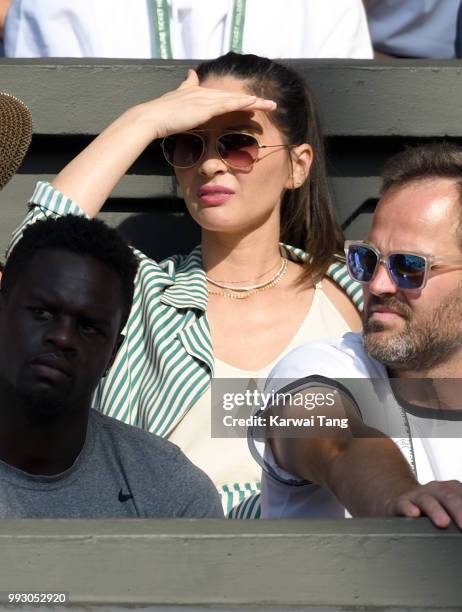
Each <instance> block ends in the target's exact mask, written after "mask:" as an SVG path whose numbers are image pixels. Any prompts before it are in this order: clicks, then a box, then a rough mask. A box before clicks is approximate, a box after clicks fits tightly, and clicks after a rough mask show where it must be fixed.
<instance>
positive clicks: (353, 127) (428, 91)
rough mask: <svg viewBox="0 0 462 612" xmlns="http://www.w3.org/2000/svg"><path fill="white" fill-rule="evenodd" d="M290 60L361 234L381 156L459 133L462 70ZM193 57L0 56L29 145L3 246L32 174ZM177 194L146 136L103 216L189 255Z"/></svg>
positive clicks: (353, 231)
mask: <svg viewBox="0 0 462 612" xmlns="http://www.w3.org/2000/svg"><path fill="white" fill-rule="evenodd" d="M289 63H290V64H292V65H294V66H295V67H296V68H297V69H298V70H299V71H300V72H301V73H302V74H303V75H304V76H305V78H306V80H307V81H308V82H309V84H310V86H311V87H312V89H313V91H314V92H315V94H316V96H317V98H318V102H319V107H320V111H321V116H322V123H323V125H324V130H325V133H326V134H327V152H328V162H329V173H330V176H331V179H332V190H333V193H334V196H335V203H336V208H337V211H338V217H339V220H340V222H341V223H342V225H343V226H344V229H345V233H346V235H347V237H349V238H363V237H365V235H366V234H367V231H368V228H369V226H370V221H371V215H372V212H373V210H374V206H375V202H376V200H377V197H378V192H379V185H380V178H379V177H380V173H381V171H382V167H383V163H384V160H385V159H386V157H387V156H389V155H390V154H392V153H394V152H395V151H397V150H399V149H400V148H402V147H403V146H404V145H405V144H409V143H411V144H412V143H415V142H420V141H421V140H428V139H432V138H442V137H446V136H449V137H450V138H452V139H455V140H456V141H458V140H459V139H460V140H462V122H461V121H460V116H461V106H462V102H461V100H462V79H461V70H462V67H461V65H460V63H458V62H446V61H434V62H428V61H423V60H422V61H418V60H416V61H409V60H389V61H386V62H370V61H351V60H292V61H290V62H289ZM193 65H194V63H193V62H190V61H180V60H174V61H171V62H162V63H160V62H158V61H150V60H136V61H134V60H125V61H123V60H117V61H116V62H114V61H110V60H95V59H91V60H90V59H85V60H81V59H56V58H55V59H35V60H29V59H24V60H12V59H2V60H0V83H1V86H0V87H1V89H2V90H5V91H9V92H11V93H14V94H15V95H18V96H19V97H21V98H22V99H24V101H25V102H26V103H27V104H28V105H29V106H30V108H31V109H32V112H33V116H34V139H33V143H32V147H31V149H30V151H29V154H28V156H27V158H26V160H25V162H24V164H23V166H22V167H21V169H20V173H19V175H18V176H16V177H15V178H14V180H13V181H12V182H11V183H10V185H8V186H7V188H6V189H5V190H4V191H3V192H1V193H0V210H1V211H2V216H1V223H0V254H1V253H3V252H4V250H5V248H6V246H7V244H8V241H9V236H10V234H11V231H12V230H13V229H14V228H15V227H16V226H17V225H18V224H19V222H20V220H21V218H22V217H23V215H24V213H25V202H26V200H27V198H28V197H29V195H30V193H31V192H32V189H33V186H34V184H35V181H36V179H38V178H47V179H50V178H51V177H53V176H54V175H55V174H56V173H57V172H58V171H59V170H60V169H61V167H62V166H63V165H64V164H65V163H66V162H67V161H69V160H70V159H72V157H73V156H75V155H76V154H77V153H78V152H79V151H80V150H81V149H82V148H83V147H84V146H85V145H86V144H87V143H88V142H89V141H90V140H91V138H92V137H93V136H94V135H95V134H97V133H98V132H99V131H100V130H102V129H103V128H104V127H105V126H106V125H107V124H108V123H109V122H110V121H111V120H112V119H113V118H114V117H116V116H117V115H118V114H119V113H120V112H122V111H123V110H124V109H126V108H128V107H129V106H131V105H133V104H136V103H138V102H140V101H143V100H147V99H149V98H152V97H156V96H158V95H160V94H162V93H164V92H165V91H168V90H170V89H172V88H173V87H176V86H177V85H178V84H179V83H180V82H181V80H182V78H183V77H184V75H185V73H186V70H187V68H188V67H191V66H193ZM172 194H173V190H172V183H171V179H170V169H169V168H168V167H167V165H166V164H165V163H164V162H163V161H162V158H161V155H160V150H159V147H158V145H157V144H153V145H152V146H151V147H149V148H148V150H147V151H146V152H145V153H144V154H143V155H142V156H141V157H140V159H139V160H138V161H137V162H136V163H135V164H134V166H133V168H132V169H131V170H130V171H129V173H128V175H127V176H126V177H125V179H124V180H123V181H122V182H121V184H120V185H119V186H118V187H117V189H116V190H115V192H114V194H113V196H112V197H111V198H110V199H109V201H108V203H107V205H106V207H105V209H104V211H103V213H102V218H105V219H106V220H109V221H110V222H111V223H112V224H115V225H120V224H122V226H123V227H124V228H125V227H127V226H128V227H129V232H130V233H129V237H130V239H131V240H132V241H133V242H134V243H135V245H138V246H141V247H142V248H143V249H145V250H146V249H147V250H150V251H151V252H152V253H153V254H155V255H156V256H164V255H166V254H171V253H173V252H178V251H180V252H186V251H187V250H188V248H189V247H190V245H191V244H195V243H196V242H197V240H198V235H199V234H198V230H197V228H194V226H193V224H192V222H191V221H188V220H187V219H186V217H185V215H184V208H183V207H182V205H181V204H180V203H179V202H178V201H176V200H171V196H172ZM167 201H168V202H170V204H166V202H167ZM148 213H153V214H152V215H151V216H147V214H148ZM140 215H142V217H140ZM132 217H134V218H133V219H132ZM157 217H158V218H157ZM175 224H180V225H178V227H179V228H180V229H179V231H178V232H177V233H175V232H174V231H173V233H174V234H175V237H176V240H175V241H173V242H172V241H171V239H170V238H171V234H172V228H173V230H174V228H175ZM162 225H166V227H167V231H166V232H165V234H164V235H163V234H162V231H160V229H159V228H161V226H162ZM180 226H181V227H180ZM141 229H143V232H142V235H141V233H140V231H141ZM132 230H134V231H135V233H134V234H133V231H132ZM149 235H152V236H153V244H151V242H150V241H149V239H148V237H149ZM0 257H1V255H0Z"/></svg>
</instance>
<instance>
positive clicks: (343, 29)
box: [0, 0, 372, 59]
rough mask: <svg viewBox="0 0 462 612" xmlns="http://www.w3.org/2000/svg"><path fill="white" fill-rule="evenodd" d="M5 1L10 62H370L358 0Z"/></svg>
mask: <svg viewBox="0 0 462 612" xmlns="http://www.w3.org/2000/svg"><path fill="white" fill-rule="evenodd" d="M2 1H3V14H4V13H5V12H6V11H5V8H6V5H7V4H10V8H9V12H8V15H7V18H6V20H5V37H4V38H5V54H6V55H7V56H8V57H113V58H115V57H117V58H162V59H169V58H175V59H189V58H196V59H208V58H213V57H217V56H218V55H221V54H223V53H226V52H227V51H230V50H232V51H236V52H238V53H255V54H257V55H264V56H267V57H272V58H277V57H285V58H296V57H325V58H329V57H332V58H335V57H339V58H349V57H350V58H365V59H368V58H372V46H371V42H370V38H369V32H368V28H367V20H366V15H365V11H364V7H363V5H362V1H361V0H329V1H328V2H326V1H325V0H290V2H288V3H287V2H279V1H277V0H212V1H210V0H209V1H207V0H155V1H153V0H130V2H127V1H126V0H110V1H109V0H97V1H95V0H78V2H77V1H75V0H74V1H71V0H0V2H2ZM3 16H4V15H3Z"/></svg>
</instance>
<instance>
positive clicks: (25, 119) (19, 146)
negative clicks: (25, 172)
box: [0, 92, 32, 189]
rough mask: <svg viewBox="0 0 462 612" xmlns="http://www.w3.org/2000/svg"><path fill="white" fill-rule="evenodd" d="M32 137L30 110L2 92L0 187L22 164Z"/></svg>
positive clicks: (1, 187)
mask: <svg viewBox="0 0 462 612" xmlns="http://www.w3.org/2000/svg"><path fill="white" fill-rule="evenodd" d="M31 138H32V115H31V112H30V110H29V109H28V108H27V106H26V105H25V104H24V102H21V100H19V99H18V98H16V97H15V96H12V95H10V94H7V93H3V92H0V189H3V187H4V186H5V185H6V184H7V183H8V181H9V180H10V178H11V177H12V176H13V175H14V173H15V172H16V170H17V169H18V168H19V166H20V165H21V162H22V160H23V159H24V156H25V155H26V153H27V149H28V148H29V145H30V141H31Z"/></svg>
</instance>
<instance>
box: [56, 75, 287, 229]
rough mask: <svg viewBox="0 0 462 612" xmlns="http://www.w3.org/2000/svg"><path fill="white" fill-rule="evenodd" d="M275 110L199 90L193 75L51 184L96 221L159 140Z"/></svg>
mask: <svg viewBox="0 0 462 612" xmlns="http://www.w3.org/2000/svg"><path fill="white" fill-rule="evenodd" d="M275 108H276V104H275V103H274V102H273V101H271V100H263V99H262V98H258V97H256V96H251V95H248V94H245V93H242V94H240V93H236V92H235V91H233V92H232V91H225V90H218V89H211V88H206V87H201V86H200V85H199V80H198V78H197V74H196V73H195V72H194V70H190V71H189V72H188V76H187V78H186V80H185V81H184V82H183V83H182V84H181V85H180V87H178V89H175V90H174V91H171V92H168V93H166V94H164V95H163V96H161V97H160V98H157V99H155V100H151V101H149V102H145V103H143V104H138V105H137V106H134V107H132V108H130V109H128V110H127V111H125V112H124V113H123V114H122V115H121V116H120V117H118V118H117V119H116V120H115V121H114V122H113V123H111V124H110V125H109V127H107V128H106V129H105V130H104V131H103V132H102V133H101V134H100V135H99V136H97V137H96V138H95V139H94V140H93V141H92V142H91V143H90V144H89V145H88V147H86V148H85V149H84V150H83V151H82V152H81V153H80V154H79V155H77V157H75V158H74V159H73V160H72V161H71V162H70V163H69V164H68V165H67V166H66V167H65V168H64V169H63V170H62V171H61V172H60V173H59V174H58V175H57V176H56V178H55V179H54V180H53V181H52V185H53V186H54V187H56V188H57V189H59V191H61V192H62V193H64V194H65V195H66V196H68V197H70V198H72V199H73V200H75V201H76V202H77V203H78V204H79V206H80V207H81V208H82V209H83V210H84V211H85V212H86V213H87V214H88V215H89V216H90V217H94V216H95V215H97V214H98V212H99V211H100V209H101V207H102V206H103V204H104V202H105V201H106V199H107V198H108V196H109V194H110V193H111V191H112V190H113V189H114V187H115V186H116V185H117V183H118V182H119V180H120V179H121V178H122V176H123V175H124V174H125V172H126V171H127V170H128V168H129V167H130V166H131V165H132V164H133V162H134V161H135V160H136V159H137V158H138V157H139V155H140V154H141V153H142V152H143V151H144V149H145V148H146V147H147V146H148V145H149V143H150V142H152V141H153V140H155V139H156V138H163V137H164V136H167V135H169V134H174V133H175V132H183V131H185V130H190V129H192V128H194V127H197V126H198V125H201V124H203V123H205V122H206V121H208V120H209V119H211V118H212V117H215V116H217V115H222V114H224V113H229V112H233V111H238V110H246V111H255V110H261V111H266V112H267V111H272V110H274V109H275Z"/></svg>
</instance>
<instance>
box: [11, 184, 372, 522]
mask: <svg viewBox="0 0 462 612" xmlns="http://www.w3.org/2000/svg"><path fill="white" fill-rule="evenodd" d="M67 214H74V215H84V214H85V213H84V212H83V211H82V210H81V209H80V208H79V207H78V206H77V205H76V204H75V203H74V202H73V201H72V200H71V199H70V198H67V197H66V196H64V195H63V194H61V193H60V192H59V191H57V190H56V189H54V188H53V187H52V186H51V185H50V184H49V183H46V182H39V183H38V184H37V187H36V189H35V192H34V194H33V196H32V198H31V202H30V210H29V213H28V215H27V216H26V218H25V220H24V221H23V223H22V224H21V225H20V226H19V228H18V229H17V230H16V231H15V232H14V233H13V238H12V242H11V244H10V247H9V250H11V249H12V248H13V246H14V245H15V244H16V243H17V242H18V241H19V239H20V238H21V235H22V232H23V230H24V228H25V227H26V225H28V224H30V223H33V222H34V221H37V220H39V219H44V218H46V217H56V216H61V215H67ZM282 248H283V250H284V251H285V255H286V256H287V257H288V258H289V259H292V260H293V261H299V262H300V261H304V260H306V257H307V256H306V254H305V253H304V252H303V251H302V250H300V249H296V248H294V247H290V246H284V245H283V247H282ZM135 253H136V255H137V256H138V258H139V261H140V264H139V269H138V273H137V277H136V281H135V294H134V300H133V307H132V310H131V313H130V316H129V319H128V322H127V325H126V327H125V329H124V334H125V340H124V342H123V344H122V346H121V348H120V350H119V352H118V354H117V357H116V360H115V362H114V365H113V366H112V368H111V369H110V371H109V373H108V374H107V376H106V377H105V378H103V379H102V381H101V383H100V385H99V387H98V388H97V390H96V393H95V396H94V402H93V405H94V407H95V408H97V409H98V410H100V411H101V412H103V413H104V414H107V415H109V416H111V417H114V418H117V419H119V420H121V421H123V422H124V423H129V424H130V425H134V426H136V427H141V428H142V429H146V430H148V431H150V432H152V433H155V434H157V435H159V436H162V437H168V436H169V433H170V432H171V431H172V430H173V429H174V427H175V426H176V424H177V423H178V422H179V421H180V420H181V419H182V418H183V417H184V416H185V414H186V413H187V412H188V410H189V409H190V408H191V407H192V406H194V404H195V403H196V402H197V401H198V399H199V398H200V397H201V395H202V394H203V393H204V392H205V390H206V389H207V388H208V387H209V385H210V381H211V379H212V376H213V366H214V355H213V349H212V341H211V335H210V328H209V324H208V320H207V313H206V309H207V297H208V294H207V285H206V279H205V272H204V270H203V268H202V256H201V248H200V247H196V248H195V249H194V250H193V251H192V252H191V253H190V254H189V255H175V256H172V257H169V258H167V259H165V260H164V261H162V262H160V263H158V262H155V261H153V260H152V259H149V258H148V257H147V256H146V255H144V254H143V253H141V252H139V251H137V250H135ZM327 274H328V276H329V277H330V278H331V279H333V280H334V281H335V282H336V283H337V284H338V285H339V286H340V287H342V289H343V290H344V291H345V292H346V293H347V294H348V295H349V296H350V298H351V299H352V301H353V302H354V303H355V304H356V305H357V306H358V308H360V307H361V304H362V291H361V287H360V285H358V284H357V283H355V282H354V281H352V280H351V279H350V278H349V276H348V272H347V270H346V267H345V265H344V264H342V263H335V264H333V265H331V266H330V268H329V270H328V272H327ZM258 488H259V487H258V486H257V487H256V486H255V484H254V483H229V485H227V486H224V487H222V490H221V491H220V494H221V495H222V501H223V504H224V506H225V509H227V510H230V509H232V508H233V510H232V511H231V512H230V516H236V517H243V518H244V517H249V516H257V515H258V507H259V505H258V503H257V501H256V499H255V494H256V493H258ZM239 503H241V505H240V506H239V507H238V508H236V505H237V504H239Z"/></svg>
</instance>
